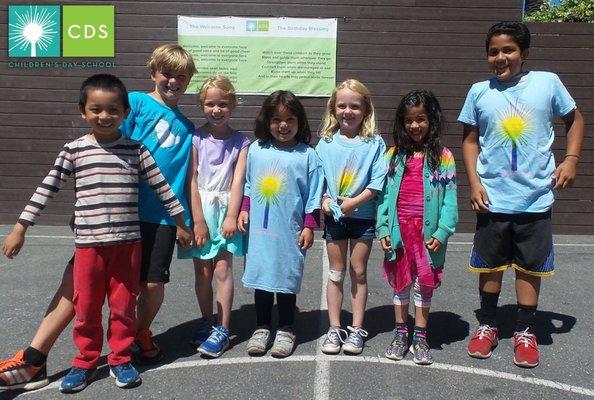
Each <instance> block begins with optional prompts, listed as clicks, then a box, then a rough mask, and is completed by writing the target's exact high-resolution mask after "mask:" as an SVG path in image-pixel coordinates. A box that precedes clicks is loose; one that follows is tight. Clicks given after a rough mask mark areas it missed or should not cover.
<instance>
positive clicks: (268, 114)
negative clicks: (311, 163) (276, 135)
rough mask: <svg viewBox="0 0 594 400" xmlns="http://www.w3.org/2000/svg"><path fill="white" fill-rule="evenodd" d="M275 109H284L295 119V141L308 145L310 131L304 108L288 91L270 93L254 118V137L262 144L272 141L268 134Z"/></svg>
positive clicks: (270, 135)
mask: <svg viewBox="0 0 594 400" xmlns="http://www.w3.org/2000/svg"><path fill="white" fill-rule="evenodd" d="M277 109H285V110H288V111H289V112H291V114H293V115H294V116H295V117H297V123H298V130H297V134H296V135H295V140H297V142H298V143H299V142H300V143H305V144H309V141H310V140H311V130H310V129H309V122H307V115H306V114H305V108H303V104H301V102H300V101H299V99H298V98H297V96H295V95H294V94H293V93H291V92H289V91H288V90H277V91H276V92H273V93H271V94H270V95H269V96H268V97H267V98H266V99H265V100H264V103H263V104H262V108H261V109H260V113H259V114H258V116H257V117H256V126H255V128H254V135H255V136H256V138H258V140H259V141H260V142H262V143H268V142H270V141H272V134H271V133H270V120H271V119H272V115H273V114H274V112H275V111H276V110H277Z"/></svg>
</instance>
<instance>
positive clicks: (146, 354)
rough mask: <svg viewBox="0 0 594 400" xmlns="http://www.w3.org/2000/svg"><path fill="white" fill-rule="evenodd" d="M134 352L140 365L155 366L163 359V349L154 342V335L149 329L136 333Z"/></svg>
mask: <svg viewBox="0 0 594 400" xmlns="http://www.w3.org/2000/svg"><path fill="white" fill-rule="evenodd" d="M132 352H133V353H134V355H135V357H136V360H137V361H138V362H139V363H140V364H153V363H155V362H157V361H159V360H160V359H161V349H160V348H159V347H158V346H157V345H156V344H155V342H153V334H152V333H151V331H150V330H148V329H144V330H141V331H138V332H137V333H136V339H134V344H133V346H132Z"/></svg>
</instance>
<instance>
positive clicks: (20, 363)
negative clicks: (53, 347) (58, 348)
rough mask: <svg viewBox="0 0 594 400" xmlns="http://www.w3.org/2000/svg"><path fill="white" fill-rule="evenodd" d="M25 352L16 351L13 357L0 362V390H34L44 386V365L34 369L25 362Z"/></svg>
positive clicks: (45, 370) (46, 379) (45, 373)
mask: <svg viewBox="0 0 594 400" xmlns="http://www.w3.org/2000/svg"><path fill="white" fill-rule="evenodd" d="M24 356H25V351H24V350H23V349H21V350H19V351H17V353H16V354H15V355H14V357H12V358H9V359H6V360H2V361H0V390H2V389H4V390H11V389H23V390H34V389H39V388H42V387H44V386H46V385H47V384H48V383H49V379H48V378H47V368H46V364H45V363H43V364H42V365H40V366H38V367H35V366H34V365H31V364H29V362H27V361H26V360H25V357H24Z"/></svg>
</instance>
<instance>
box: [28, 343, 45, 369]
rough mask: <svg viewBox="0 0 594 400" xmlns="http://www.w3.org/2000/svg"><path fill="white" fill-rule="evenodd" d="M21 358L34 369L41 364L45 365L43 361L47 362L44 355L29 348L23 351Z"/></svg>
mask: <svg viewBox="0 0 594 400" xmlns="http://www.w3.org/2000/svg"><path fill="white" fill-rule="evenodd" d="M23 358H24V359H25V361H27V362H28V363H30V364H31V365H33V366H34V367H40V366H42V365H43V363H45V361H46V360H47V356H46V355H45V354H43V353H42V352H41V351H39V350H37V349H35V348H33V347H31V346H29V347H27V348H26V349H25V353H24V354H23Z"/></svg>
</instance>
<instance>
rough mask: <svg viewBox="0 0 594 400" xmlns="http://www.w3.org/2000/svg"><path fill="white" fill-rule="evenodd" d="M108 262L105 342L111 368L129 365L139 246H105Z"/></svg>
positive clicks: (137, 282) (139, 253)
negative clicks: (108, 348) (106, 342)
mask: <svg viewBox="0 0 594 400" xmlns="http://www.w3.org/2000/svg"><path fill="white" fill-rule="evenodd" d="M107 248H111V249H110V252H111V254H110V256H111V259H110V261H109V263H108V265H107V288H106V289H107V302H108V305H109V326H108V330H107V341H108V344H109V347H110V349H111V353H110V354H109V355H108V356H107V363H108V364H109V365H110V366H117V365H121V364H125V363H129V362H130V361H131V359H132V354H131V352H130V345H131V344H132V342H133V341H134V337H135V336H136V296H137V295H138V289H139V281H140V262H141V251H142V250H141V244H140V242H136V243H131V244H122V245H114V246H106V249H107Z"/></svg>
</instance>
